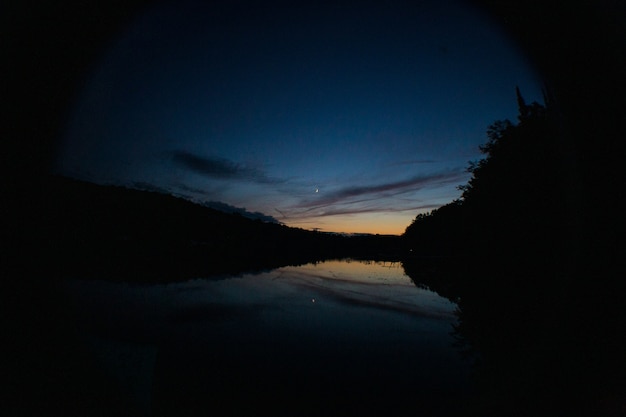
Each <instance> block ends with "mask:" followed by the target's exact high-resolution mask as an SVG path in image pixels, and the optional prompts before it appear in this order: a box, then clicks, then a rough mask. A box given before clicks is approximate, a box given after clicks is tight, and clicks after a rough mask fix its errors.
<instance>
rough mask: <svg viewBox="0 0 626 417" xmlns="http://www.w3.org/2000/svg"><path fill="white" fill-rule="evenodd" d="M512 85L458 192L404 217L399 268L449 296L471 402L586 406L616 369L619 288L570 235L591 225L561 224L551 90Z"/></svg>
mask: <svg viewBox="0 0 626 417" xmlns="http://www.w3.org/2000/svg"><path fill="white" fill-rule="evenodd" d="M516 96H517V103H518V106H519V115H518V121H517V123H516V124H514V123H513V122H511V121H508V120H504V121H497V122H495V123H493V124H492V125H491V126H489V128H488V130H487V141H486V143H485V144H484V145H482V146H481V147H480V150H481V152H482V153H483V154H484V158H483V159H481V160H479V161H475V162H471V163H470V164H469V167H468V171H469V172H470V173H471V174H472V175H471V178H470V180H469V181H468V183H467V184H465V185H463V186H462V187H460V189H461V190H462V195H461V198H460V199H459V200H455V201H453V202H451V203H449V204H447V205H445V206H443V207H440V208H438V209H436V210H433V211H432V212H430V213H427V214H420V215H418V216H417V217H416V218H415V220H414V221H413V223H412V224H411V225H410V226H408V227H407V229H406V231H405V233H404V235H403V238H404V242H405V245H406V246H407V247H408V248H410V249H413V251H412V252H410V253H411V254H412V256H410V257H408V258H407V259H405V261H404V265H405V271H406V272H407V274H408V275H409V276H411V277H412V279H413V280H414V281H420V282H421V284H426V285H427V286H429V287H430V288H431V289H433V290H435V291H438V292H439V293H440V294H442V295H444V296H446V297H448V298H450V299H452V300H453V301H455V302H457V303H458V306H459V314H458V317H459V322H458V325H457V327H456V332H457V335H458V336H459V337H460V340H461V341H462V342H463V343H464V344H465V345H466V346H468V347H469V349H470V351H472V352H476V353H478V356H477V358H480V359H479V360H477V362H476V364H477V368H476V376H477V384H478V387H479V395H478V398H477V405H476V406H477V408H478V410H477V414H479V415H484V416H489V415H510V414H511V413H512V411H514V413H513V414H515V415H521V416H526V415H527V416H531V415H532V416H536V415H569V414H576V413H579V412H581V411H583V412H585V413H588V415H592V414H594V413H593V411H594V410H596V409H597V407H602V405H601V403H602V401H603V399H602V398H604V397H605V396H615V395H619V394H617V393H618V392H619V389H621V388H620V387H623V386H624V381H625V380H626V378H625V375H626V369H625V364H626V362H625V361H624V355H623V345H624V342H625V340H624V334H626V333H624V332H623V329H624V328H626V327H625V325H626V318H625V315H624V313H623V311H622V310H619V309H618V308H617V307H616V306H618V305H621V304H620V296H619V295H618V294H621V292H619V291H618V290H617V288H618V284H617V282H618V281H617V280H614V279H612V278H611V275H610V274H607V273H606V272H604V273H602V274H599V273H597V272H596V271H597V270H602V268H604V265H603V263H602V262H598V261H599V260H602V259H606V256H607V255H605V256H604V257H601V258H597V257H595V256H594V252H593V251H592V250H589V251H587V252H586V253H581V251H580V250H577V249H578V247H577V246H576V244H577V242H579V240H578V241H577V240H576V239H574V238H572V236H573V235H574V234H576V233H586V234H587V235H589V236H594V235H598V233H595V232H594V233H590V232H589V228H588V226H587V228H586V229H583V230H582V231H581V230H579V229H576V228H575V227H572V223H571V216H570V212H571V207H568V202H569V201H571V200H570V199H569V197H568V195H567V193H568V185H567V181H566V180H567V179H566V178H565V175H566V173H564V171H563V170H562V158H561V156H562V154H564V152H563V146H564V144H567V139H568V136H567V135H566V134H565V133H564V132H563V131H562V130H561V129H560V125H561V124H560V120H559V116H558V114H557V112H556V111H555V109H554V107H553V105H552V100H551V99H550V97H549V95H547V94H545V98H544V100H545V103H544V105H540V104H538V103H531V104H527V103H526V102H525V100H524V98H523V97H522V94H521V93H520V91H519V89H516ZM607 209H608V210H611V209H612V208H611V207H609V208H607ZM601 236H603V235H601ZM606 236H607V237H608V236H609V234H606ZM590 242H592V243H593V244H595V245H597V246H598V247H605V246H606V243H605V242H602V241H601V240H595V241H590ZM589 246H590V247H592V245H589ZM608 253H611V252H608ZM422 254H428V255H442V259H443V261H440V262H438V263H437V262H433V260H432V258H427V259H424V258H420V255H422ZM415 255H417V256H415ZM581 255H586V257H587V258H586V259H583V260H580V259H578V258H580V257H581ZM617 329H620V330H617ZM583 357H584V358H586V360H585V361H584V362H583V363H581V361H580V358H583ZM590 380H594V381H602V383H601V384H599V385H597V386H594V387H591V386H590V385H589V381H590ZM616 387H617V388H616Z"/></svg>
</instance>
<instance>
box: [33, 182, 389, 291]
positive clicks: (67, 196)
mask: <svg viewBox="0 0 626 417" xmlns="http://www.w3.org/2000/svg"><path fill="white" fill-rule="evenodd" d="M45 188H46V191H45V193H46V198H45V201H46V204H45V206H44V207H42V209H41V216H40V218H39V219H37V221H38V222H39V223H40V227H39V228H37V229H36V230H39V231H40V235H38V236H32V239H33V241H36V242H41V244H42V245H43V250H42V251H41V252H42V253H43V254H44V255H43V256H44V257H45V258H46V265H48V267H49V268H51V269H52V270H54V271H57V272H58V273H59V274H60V275H61V276H64V277H69V276H73V277H85V278H90V277H91V278H94V277H98V278H103V279H111V280H116V279H119V280H130V281H135V282H137V281H155V280H157V281H158V280H162V281H173V280H180V279H188V278H190V277H199V276H209V275H219V274H237V273H241V272H248V271H258V270H263V269H269V268H275V267H279V266H284V265H297V264H302V263H307V262H315V261H321V260H323V259H328V258H341V257H373V258H376V257H379V256H383V255H384V254H388V253H390V251H391V252H392V253H393V249H392V248H393V247H394V246H398V245H399V238H398V237H393V236H342V235H331V234H327V233H319V232H313V231H308V230H303V229H297V228H291V227H287V226H285V225H281V224H275V223H267V222H262V221H260V220H252V219H249V218H246V217H244V216H242V215H240V214H235V213H225V212H221V211H218V210H214V209H211V208H208V207H204V206H202V205H199V204H195V203H192V202H190V201H188V200H185V199H182V198H177V197H174V196H171V195H167V194H161V193H157V192H148V191H139V190H134V189H128V188H124V187H119V186H103V185H96V184H92V183H87V182H82V181H78V180H74V179H70V178H66V177H58V176H57V177H52V178H50V180H49V181H48V183H47V185H46V187H45Z"/></svg>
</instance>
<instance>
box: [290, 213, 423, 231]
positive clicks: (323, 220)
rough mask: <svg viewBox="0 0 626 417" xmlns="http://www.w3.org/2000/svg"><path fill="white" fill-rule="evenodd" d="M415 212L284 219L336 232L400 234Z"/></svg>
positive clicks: (291, 225) (300, 226) (296, 223)
mask: <svg viewBox="0 0 626 417" xmlns="http://www.w3.org/2000/svg"><path fill="white" fill-rule="evenodd" d="M416 215H417V213H410V214H409V213H391V214H374V215H338V216H328V217H317V218H308V219H294V220H291V221H289V220H286V221H284V223H285V225H287V226H289V227H297V228H301V229H305V230H319V231H321V232H336V233H371V234H379V235H401V234H402V233H404V231H405V229H406V228H407V226H409V225H410V224H411V222H412V221H413V219H414V218H415V216H416Z"/></svg>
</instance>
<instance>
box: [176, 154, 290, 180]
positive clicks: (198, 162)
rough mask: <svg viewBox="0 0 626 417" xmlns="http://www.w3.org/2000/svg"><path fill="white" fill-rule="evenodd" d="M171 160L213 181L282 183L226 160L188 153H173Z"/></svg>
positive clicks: (253, 169)
mask: <svg viewBox="0 0 626 417" xmlns="http://www.w3.org/2000/svg"><path fill="white" fill-rule="evenodd" d="M172 160H173V161H174V163H175V164H176V165H178V166H180V167H182V168H185V169H187V170H189V171H192V172H195V173H196V174H200V175H203V176H205V177H208V178H213V179H222V180H241V181H251V182H256V183H260V184H276V183H282V182H284V181H283V180H280V179H275V178H270V177H268V176H267V175H266V174H265V173H264V172H263V171H261V170H259V169H257V168H252V167H248V166H245V165H241V164H238V163H236V162H233V161H231V160H228V159H226V158H207V157H202V156H198V155H195V154H192V153H190V152H185V151H173V152H172Z"/></svg>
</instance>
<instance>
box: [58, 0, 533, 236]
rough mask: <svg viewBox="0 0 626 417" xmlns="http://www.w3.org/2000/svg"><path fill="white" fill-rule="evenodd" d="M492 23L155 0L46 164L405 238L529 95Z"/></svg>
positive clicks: (528, 69)
mask: <svg viewBox="0 0 626 417" xmlns="http://www.w3.org/2000/svg"><path fill="white" fill-rule="evenodd" d="M292 3H293V2H292ZM501 23H502V22H497V21H493V20H491V18H490V17H489V16H487V15H484V14H482V12H481V11H480V10H478V9H475V8H473V7H472V6H471V5H470V4H465V3H462V2H460V1H448V0H443V1H442V0H432V1H421V2H420V1H415V2H393V1H388V2H372V3H361V4H358V5H348V3H346V4H342V3H341V2H336V3H333V4H332V5H329V4H322V3H320V4H313V2H307V3H306V5H302V4H290V3H285V4H279V3H276V4H274V3H272V2H258V4H257V3H254V4H251V3H249V2H245V1H231V2H224V4H221V3H217V2H210V3H207V2H193V1H176V2H170V3H168V2H162V3H159V4H158V6H154V7H152V8H150V9H147V10H146V11H145V12H144V13H143V14H141V15H139V16H138V17H137V18H136V19H135V20H134V21H133V22H132V24H130V25H129V26H128V27H127V28H126V29H125V30H124V31H123V32H122V33H120V34H119V35H118V36H117V37H116V38H114V39H111V41H110V44H109V45H108V47H107V48H106V50H105V51H104V53H103V54H102V56H101V57H100V58H99V60H98V61H97V62H96V63H95V64H94V65H93V70H92V71H91V73H90V74H88V75H87V76H86V77H85V79H84V80H83V86H82V87H83V88H82V90H81V93H80V94H79V95H78V96H77V97H76V99H75V101H74V104H73V109H72V113H71V117H70V119H69V121H68V123H67V126H66V130H65V135H64V141H63V143H62V146H61V147H60V148H59V157H58V162H57V170H58V171H59V172H60V173H62V174H65V175H69V176H73V177H77V178H81V179H85V180H89V181H93V182H97V183H104V184H116V185H125V186H129V187H135V188H140V189H149V190H157V191H163V192H167V193H171V194H173V195H176V196H182V197H185V198H188V199H190V200H193V201H197V202H201V203H207V204H208V205H212V206H215V207H218V206H221V207H225V206H226V205H228V206H234V207H238V208H244V209H245V210H247V211H248V212H257V213H262V214H263V216H264V218H265V219H275V220H276V221H278V222H281V223H284V224H286V225H288V226H293V227H301V228H304V229H316V230H322V231H333V232H344V233H379V234H401V233H403V232H404V229H405V228H406V227H407V226H408V225H409V224H410V223H411V221H412V220H413V219H414V218H415V216H416V215H417V214H419V213H423V212H426V211H430V210H432V209H434V208H437V207H439V206H441V205H443V204H446V203H448V202H450V201H452V200H454V199H455V198H458V197H459V196H460V191H459V190H458V188H457V187H458V186H459V185H462V184H464V183H465V182H466V181H467V180H468V178H469V174H468V173H467V171H466V168H467V166H468V162H469V161H475V160H477V159H479V158H480V157H481V154H480V152H479V149H478V146H479V145H481V144H482V143H484V142H485V141H486V134H485V132H486V130H487V127H488V126H489V125H490V124H491V123H493V122H494V121H496V120H501V119H510V120H515V118H516V116H517V102H516V99H515V87H516V86H519V87H520V89H521V91H522V94H523V95H524V97H525V99H526V101H527V102H532V101H539V102H541V97H542V95H541V87H542V84H541V79H540V77H539V76H538V74H537V73H536V72H535V71H534V70H533V67H532V65H531V63H530V62H529V61H528V60H527V59H526V58H525V57H524V55H523V54H522V53H521V51H520V50H519V49H518V48H517V46H516V45H515V44H514V42H513V41H512V40H511V39H509V38H508V37H507V36H506V33H505V32H503V31H502V30H501ZM259 215H260V214H259Z"/></svg>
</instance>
